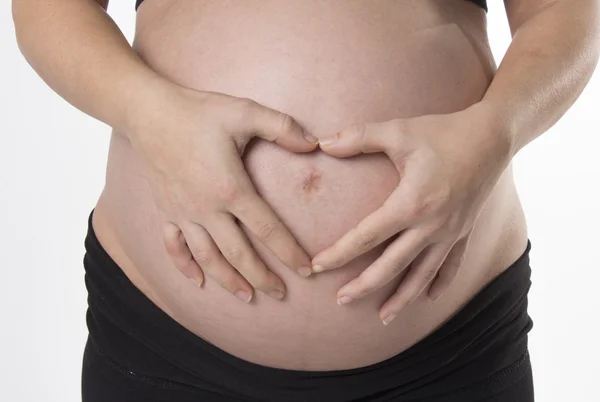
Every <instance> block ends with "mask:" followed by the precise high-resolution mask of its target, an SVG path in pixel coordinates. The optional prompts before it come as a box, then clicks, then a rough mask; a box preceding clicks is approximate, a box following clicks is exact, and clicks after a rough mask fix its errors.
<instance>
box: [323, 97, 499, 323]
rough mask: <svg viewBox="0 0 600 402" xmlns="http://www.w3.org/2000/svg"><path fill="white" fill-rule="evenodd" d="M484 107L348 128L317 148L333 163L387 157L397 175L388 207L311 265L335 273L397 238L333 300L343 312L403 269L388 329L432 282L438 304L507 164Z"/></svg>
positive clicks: (387, 309) (388, 305)
mask: <svg viewBox="0 0 600 402" xmlns="http://www.w3.org/2000/svg"><path fill="white" fill-rule="evenodd" d="M491 122H492V120H491V119H489V118H488V117H486V114H485V113H483V106H481V107H478V106H473V107H471V108H469V109H466V110H464V111H462V112H456V113H452V114H445V115H428V116H422V117H417V118H411V119H398V120H393V121H389V122H385V123H373V124H358V125H354V126H351V127H349V128H347V129H345V130H343V131H341V132H339V133H337V134H336V135H335V136H333V137H330V138H329V139H328V140H329V141H321V148H322V149H323V150H324V151H325V152H327V153H329V154H330V155H333V156H336V157H348V156H352V155H356V154H358V153H361V152H362V153H372V152H384V153H385V154H387V155H388V156H389V157H390V159H391V160H392V162H393V163H394V165H395V166H396V168H397V169H398V172H399V173H400V182H399V184H398V187H397V188H396V189H395V190H394V191H393V192H392V194H391V195H390V196H389V198H388V199H387V200H386V202H385V203H384V204H383V206H381V207H380V208H379V209H378V210H376V211H375V212H374V213H372V214H371V215H369V216H368V217H366V218H365V219H364V220H363V221H362V222H360V223H359V224H358V225H357V227H356V228H354V229H352V230H350V231H349V232H348V233H347V234H346V235H344V236H343V237H342V238H341V239H339V240H338V241H337V242H336V243H335V244H333V245H332V246H331V247H329V248H328V249H326V250H323V251H322V252H320V253H319V254H318V255H316V256H315V257H314V258H313V261H312V263H313V271H315V272H320V271H323V270H328V269H333V268H337V267H340V266H342V265H344V264H346V263H348V262H349V261H350V260H352V259H354V258H356V257H358V256H359V255H361V254H363V253H365V252H367V251H369V250H371V249H372V248H374V247H375V246H377V245H379V244H381V243H383V242H384V241H386V240H387V239H389V238H390V237H392V236H394V235H396V234H399V235H398V237H397V238H396V239H394V240H393V241H392V242H391V243H390V244H389V245H388V246H387V247H386V249H385V251H384V252H383V253H382V255H381V256H380V257H379V258H378V259H377V260H376V261H375V262H374V263H373V264H372V265H371V266H369V267H368V268H367V269H365V270H364V271H363V272H362V273H361V275H359V276H358V277H357V278H355V279H354V280H352V281H351V282H349V283H347V284H346V285H345V286H343V287H342V288H341V289H340V290H339V291H338V294H337V297H338V303H340V304H344V303H346V302H350V301H352V300H356V299H358V298H361V297H363V296H365V295H367V294H369V293H371V292H373V291H374V290H376V289H378V288H380V287H382V286H383V285H385V284H387V283H389V282H390V281H391V280H392V279H393V278H395V277H396V276H398V275H399V274H400V273H401V272H403V271H404V270H406V269H408V270H409V271H408V272H407V274H406V277H405V278H404V279H403V280H402V282H401V284H400V285H399V287H398V289H397V291H396V292H395V293H394V294H393V295H392V296H391V297H390V299H389V300H387V301H386V302H385V303H384V305H383V306H382V307H381V309H380V317H381V319H382V320H383V322H384V324H388V323H389V322H390V321H391V320H392V319H393V318H394V317H395V314H397V313H398V312H399V311H400V310H401V309H402V308H403V307H405V306H406V305H407V304H410V303H411V302H412V301H414V300H415V299H416V298H417V297H418V296H419V295H420V294H421V293H422V292H423V290H424V289H425V288H426V287H427V285H428V284H429V283H430V282H433V283H432V285H431V287H430V289H429V296H430V297H431V298H432V299H434V300H436V299H438V298H439V297H440V296H441V295H442V293H443V292H444V290H445V289H446V288H447V287H448V286H449V285H450V283H451V282H452V280H453V279H454V277H455V276H456V274H457V271H458V269H459V268H460V265H461V263H462V260H463V256H464V254H465V250H466V249H467V247H468V243H469V236H470V233H471V230H472V228H473V224H474V222H475V220H476V219H477V216H478V215H479V212H480V210H481V208H482V206H483V205H484V203H485V201H486V199H487V198H488V196H489V194H490V192H491V190H492V188H493V187H494V185H495V183H496V182H497V180H498V178H499V177H500V175H501V173H502V172H503V171H504V170H505V168H506V167H507V166H508V163H509V162H510V157H509V156H510V152H509V151H510V146H509V142H508V141H507V138H506V137H503V136H502V135H501V134H500V133H498V130H494V129H493V128H492V127H491V126H492V125H491Z"/></svg>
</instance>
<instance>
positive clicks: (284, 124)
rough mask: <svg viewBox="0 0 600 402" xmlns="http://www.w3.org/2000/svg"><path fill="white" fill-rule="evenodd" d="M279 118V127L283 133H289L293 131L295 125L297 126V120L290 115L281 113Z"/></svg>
mask: <svg viewBox="0 0 600 402" xmlns="http://www.w3.org/2000/svg"><path fill="white" fill-rule="evenodd" d="M277 119H278V123H277V124H278V127H279V129H280V130H281V132H282V133H288V132H290V131H293V129H294V127H295V126H296V121H295V120H294V118H293V117H292V116H290V115H287V114H284V113H280V114H279V116H278V117H277Z"/></svg>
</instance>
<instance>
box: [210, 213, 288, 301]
mask: <svg viewBox="0 0 600 402" xmlns="http://www.w3.org/2000/svg"><path fill="white" fill-rule="evenodd" d="M210 224H211V226H210V227H209V226H206V229H207V230H208V231H209V233H210V235H211V236H212V238H213V239H214V241H215V243H216V245H217V247H218V248H219V250H220V251H221V254H222V255H223V257H225V259H226V260H227V261H229V264H231V266H232V267H234V268H235V269H236V270H237V271H238V272H239V273H240V274H241V275H242V276H243V277H244V278H245V279H246V280H247V281H248V282H249V283H250V284H251V285H252V286H253V287H254V288H255V289H258V290H260V291H262V292H264V293H267V294H269V295H270V296H271V297H274V298H276V299H282V298H283V295H284V294H285V285H284V284H283V282H282V280H281V279H280V278H279V277H278V276H277V275H275V274H274V273H273V272H271V271H270V270H269V269H267V267H266V266H265V264H264V263H263V262H262V261H261V259H260V258H259V257H258V255H257V254H256V252H255V251H254V248H253V247H252V245H251V244H250V242H249V241H248V238H247V237H246V235H245V234H244V232H243V231H242V229H241V228H240V227H239V226H238V224H237V223H236V222H235V220H234V217H233V216H231V215H225V214H222V218H221V219H218V220H216V221H215V222H211V223H210Z"/></svg>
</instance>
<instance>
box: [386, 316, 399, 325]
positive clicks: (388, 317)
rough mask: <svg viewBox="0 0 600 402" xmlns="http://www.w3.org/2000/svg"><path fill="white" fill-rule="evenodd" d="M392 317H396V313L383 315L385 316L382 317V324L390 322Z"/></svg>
mask: <svg viewBox="0 0 600 402" xmlns="http://www.w3.org/2000/svg"><path fill="white" fill-rule="evenodd" d="M394 318H396V315H395V314H390V315H388V316H387V317H385V318H384V319H383V325H388V324H389V323H390V322H392V320H393V319H394Z"/></svg>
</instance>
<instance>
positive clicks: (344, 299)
mask: <svg viewBox="0 0 600 402" xmlns="http://www.w3.org/2000/svg"><path fill="white" fill-rule="evenodd" d="M351 301H352V298H351V297H350V296H342V297H340V298H339V299H338V300H337V302H338V304H339V305H340V306H341V305H342V304H346V303H350V302H351Z"/></svg>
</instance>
